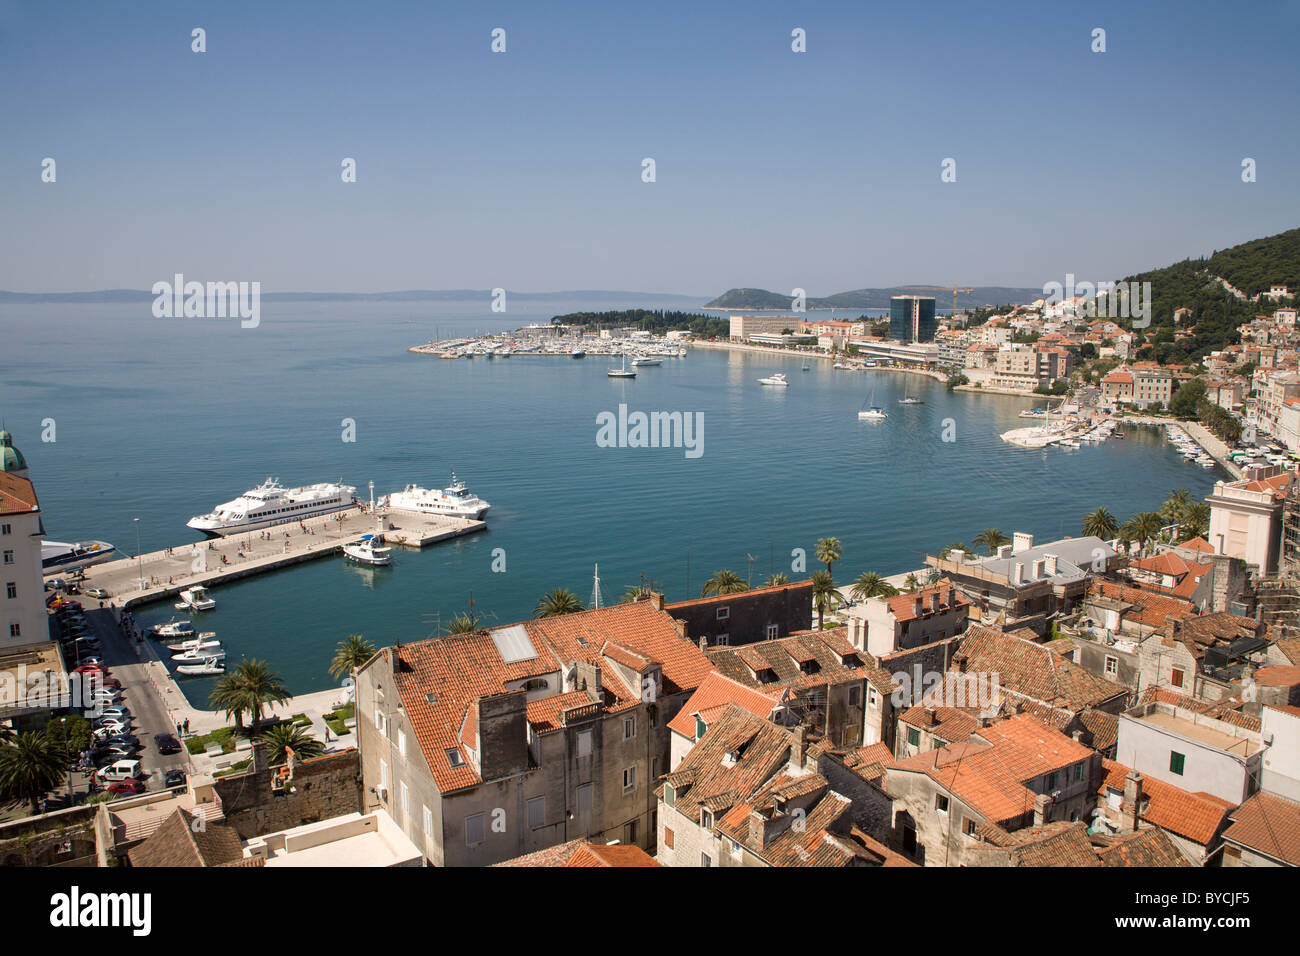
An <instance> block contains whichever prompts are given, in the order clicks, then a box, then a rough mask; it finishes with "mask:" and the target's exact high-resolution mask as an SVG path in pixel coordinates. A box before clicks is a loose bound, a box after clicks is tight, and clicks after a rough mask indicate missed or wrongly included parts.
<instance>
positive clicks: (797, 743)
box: [790, 725, 803, 770]
mask: <svg viewBox="0 0 1300 956" xmlns="http://www.w3.org/2000/svg"><path fill="white" fill-rule="evenodd" d="M790 769H791V770H802V769H803V726H802V725H800V726H798V727H795V728H794V729H793V730H791V731H790Z"/></svg>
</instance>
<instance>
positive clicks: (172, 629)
mask: <svg viewBox="0 0 1300 956" xmlns="http://www.w3.org/2000/svg"><path fill="white" fill-rule="evenodd" d="M194 633H195V631H194V625H193V624H191V623H190V622H189V621H178V620H176V619H175V618H172V619H171V620H170V621H168V622H167V623H166V624H155V625H154V627H153V635H154V637H158V638H162V639H163V640H167V639H169V638H173V637H193V636H194Z"/></svg>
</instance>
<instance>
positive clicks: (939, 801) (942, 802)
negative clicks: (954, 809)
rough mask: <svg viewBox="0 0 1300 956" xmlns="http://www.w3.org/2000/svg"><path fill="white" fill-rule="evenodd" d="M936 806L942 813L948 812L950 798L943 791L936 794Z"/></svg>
mask: <svg viewBox="0 0 1300 956" xmlns="http://www.w3.org/2000/svg"><path fill="white" fill-rule="evenodd" d="M934 808H935V809H936V810H938V811H939V812H940V813H947V812H948V798H947V797H945V796H944V795H943V794H942V793H936V794H935V795H934Z"/></svg>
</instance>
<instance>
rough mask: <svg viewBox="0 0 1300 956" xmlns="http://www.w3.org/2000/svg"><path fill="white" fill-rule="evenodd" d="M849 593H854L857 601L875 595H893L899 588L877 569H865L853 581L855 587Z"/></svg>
mask: <svg viewBox="0 0 1300 956" xmlns="http://www.w3.org/2000/svg"><path fill="white" fill-rule="evenodd" d="M849 593H850V594H852V595H853V599H854V600H855V601H865V600H866V599H867V598H873V597H893V596H894V595H895V594H897V593H898V588H896V587H894V586H893V585H892V584H890V583H889V582H888V581H886V580H885V579H884V578H882V577H881V576H880V575H879V574H877V573H876V572H875V571H864V572H863V573H862V574H859V575H858V579H857V580H856V581H854V582H853V589H852V590H851V591H849Z"/></svg>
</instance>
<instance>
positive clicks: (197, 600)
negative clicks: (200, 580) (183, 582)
mask: <svg viewBox="0 0 1300 956" xmlns="http://www.w3.org/2000/svg"><path fill="white" fill-rule="evenodd" d="M216 606H217V602H216V601H214V600H213V599H212V598H210V597H208V589H207V588H204V587H200V586H198V585H195V586H194V587H192V588H186V589H185V590H184V591H182V592H181V599H180V600H179V601H177V602H176V603H175V604H174V605H173V607H175V608H176V610H178V611H211V610H212V609H213V608H214V607H216Z"/></svg>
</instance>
